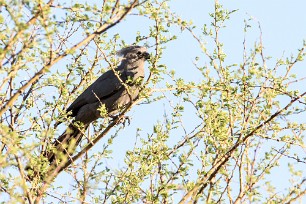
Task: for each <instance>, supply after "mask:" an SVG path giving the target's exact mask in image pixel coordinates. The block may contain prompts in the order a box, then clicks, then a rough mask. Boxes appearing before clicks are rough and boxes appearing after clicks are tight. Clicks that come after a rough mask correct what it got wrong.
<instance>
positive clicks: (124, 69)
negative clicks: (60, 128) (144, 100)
mask: <svg viewBox="0 0 306 204" xmlns="http://www.w3.org/2000/svg"><path fill="white" fill-rule="evenodd" d="M117 54H118V55H119V56H121V57H122V61H121V63H120V65H119V66H118V67H117V68H116V69H115V71H116V73H117V74H115V73H114V71H113V70H109V71H107V72H105V73H104V74H102V75H101V76H100V77H99V78H98V79H97V80H96V81H95V82H94V83H93V84H91V85H90V86H89V87H88V88H87V89H86V90H85V91H84V92H83V93H82V94H81V95H80V96H78V97H77V98H76V100H75V101H74V102H73V103H72V104H71V105H70V106H69V107H68V108H67V113H71V116H72V117H74V121H73V122H81V123H82V124H83V125H84V126H85V129H86V128H87V127H88V126H89V124H90V123H91V122H93V121H95V120H96V119H98V118H99V117H101V116H100V111H99V110H98V109H99V107H101V105H102V104H104V106H105V108H106V110H107V112H108V115H109V116H114V115H115V114H117V113H118V112H119V111H120V110H121V109H122V108H123V107H124V106H126V105H127V104H129V103H130V102H131V100H135V99H136V98H137V96H138V94H139V83H136V82H137V81H138V80H139V78H144V63H145V60H147V59H149V54H148V53H147V49H146V48H145V47H141V46H130V47H127V48H123V49H121V50H120V51H118V53H117ZM118 76H119V77H120V79H119V78H118ZM122 82H123V83H124V84H126V86H127V87H128V90H127V89H126V86H125V85H124V84H123V83H122ZM82 136H83V133H81V132H80V130H79V128H77V127H76V126H75V125H74V124H71V125H69V127H68V128H67V130H66V131H65V132H64V133H63V134H62V135H61V136H60V137H59V138H58V139H57V140H56V141H55V142H54V144H53V147H54V149H55V151H48V152H46V153H45V156H46V157H47V158H48V160H49V162H50V163H52V162H54V161H55V159H56V157H57V156H56V155H59V153H60V154H64V155H67V154H71V153H73V151H74V150H75V148H76V147H77V145H78V143H79V142H80V141H81V138H82ZM72 141H73V142H72Z"/></svg>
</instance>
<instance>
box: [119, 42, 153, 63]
mask: <svg viewBox="0 0 306 204" xmlns="http://www.w3.org/2000/svg"><path fill="white" fill-rule="evenodd" d="M117 54H118V56H122V57H123V59H125V60H127V61H130V62H136V61H139V60H140V61H145V60H148V59H150V54H149V53H148V52H147V48H146V47H142V46H138V45H134V46H129V47H126V48H123V49H121V50H120V51H118V53H117Z"/></svg>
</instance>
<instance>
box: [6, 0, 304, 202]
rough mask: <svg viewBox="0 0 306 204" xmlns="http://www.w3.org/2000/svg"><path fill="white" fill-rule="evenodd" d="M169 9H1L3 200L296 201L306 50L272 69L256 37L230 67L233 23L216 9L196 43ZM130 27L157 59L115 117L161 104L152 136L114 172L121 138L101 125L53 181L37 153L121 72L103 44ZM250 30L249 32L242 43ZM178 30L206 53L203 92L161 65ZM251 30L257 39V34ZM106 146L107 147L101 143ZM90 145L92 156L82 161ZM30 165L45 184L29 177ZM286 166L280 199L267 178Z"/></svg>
mask: <svg viewBox="0 0 306 204" xmlns="http://www.w3.org/2000/svg"><path fill="white" fill-rule="evenodd" d="M169 2H170V0H169V1H158V0H144V1H138V0H134V1H133V0H130V1H127V2H120V1H119V0H105V1H103V2H101V3H100V4H89V3H64V4H63V3H62V2H60V1H52V0H50V1H48V2H42V1H22V2H18V1H9V0H7V1H0V9H1V11H2V12H1V14H0V22H1V27H0V29H1V33H0V36H1V38H0V39H1V42H0V43H1V44H0V45H1V46H0V70H1V75H0V76H1V82H0V90H1V92H0V94H1V95H0V100H1V108H0V116H1V118H0V120H1V127H0V145H1V154H0V166H1V169H0V195H1V196H0V198H1V200H2V199H3V201H8V200H9V201H10V202H26V203H38V202H41V201H45V202H49V201H55V202H76V201H81V202H84V203H139V202H142V203H187V202H191V203H197V202H206V203H219V202H222V203H223V202H226V203H241V202H260V203H262V202H266V203H290V202H292V201H295V200H297V199H299V198H302V197H303V195H304V194H305V193H306V187H305V184H304V183H305V179H304V178H303V172H302V171H301V170H299V168H304V167H305V159H304V156H303V155H302V156H301V155H300V154H303V153H304V152H303V150H304V151H305V145H304V141H303V134H304V131H305V124H304V123H303V121H302V120H300V121H296V119H295V118H297V117H302V116H303V114H304V116H305V94H306V92H300V91H299V90H297V89H296V88H295V84H298V83H301V82H303V78H302V77H301V78H296V77H295V76H294V75H292V73H294V67H295V66H299V64H298V63H299V62H301V61H303V57H304V56H305V51H304V49H305V44H304V45H302V47H301V48H300V49H299V50H298V53H297V54H296V55H292V56H290V57H288V58H286V57H283V58H281V59H278V60H277V61H276V63H275V64H274V65H273V64H272V63H271V62H273V61H272V60H271V58H270V57H268V56H266V55H265V53H264V46H263V42H262V40H261V36H259V41H258V42H254V46H253V47H252V48H251V49H248V48H247V47H248V46H247V45H248V41H247V39H246V38H245V39H244V41H243V42H244V43H243V48H244V49H243V56H242V58H243V60H242V61H241V62H240V61H239V62H236V63H229V60H228V59H227V55H226V53H225V52H224V49H223V42H221V41H220V39H219V36H220V33H222V29H223V27H224V26H225V25H226V24H227V21H229V20H230V16H231V15H234V14H233V13H234V12H235V11H228V10H226V9H224V8H223V7H222V6H221V5H220V4H219V3H218V1H216V2H215V7H214V8H215V9H214V12H213V13H211V14H209V16H210V17H211V25H209V26H208V25H203V29H202V32H201V34H199V35H197V34H196V32H195V30H196V29H197V28H196V27H195V26H194V25H192V23H191V22H190V23H188V22H187V21H185V20H183V19H181V18H180V17H178V16H176V15H175V14H174V13H172V12H171V10H170V8H169V6H168V4H167V3H169ZM131 16H133V17H135V18H139V19H146V20H147V21H148V25H147V31H148V33H147V34H143V33H140V32H135V43H136V44H145V45H147V46H148V47H149V48H150V49H149V50H151V51H152V58H151V60H150V63H149V72H150V73H149V74H148V77H147V79H146V80H145V82H144V83H143V86H142V91H141V95H140V97H139V100H137V101H135V102H133V104H130V105H129V106H128V107H126V108H125V109H124V110H122V112H121V113H120V115H121V116H124V115H125V114H126V113H128V112H129V110H130V109H131V108H132V107H133V106H135V105H137V104H140V105H144V104H148V106H147V107H149V106H150V105H153V104H155V103H162V104H167V105H166V107H167V108H166V111H165V112H166V114H161V115H162V119H161V120H160V121H159V122H157V123H156V124H152V125H153V127H154V128H153V130H152V132H148V133H146V132H143V131H141V128H142V124H139V125H138V128H137V130H136V134H135V135H134V136H132V135H130V136H129V137H134V138H135V140H136V142H135V145H134V147H132V148H131V149H129V150H128V151H126V154H125V158H124V161H123V164H121V167H120V168H109V167H108V166H107V165H106V161H110V160H112V151H111V150H112V147H114V148H116V144H113V141H114V138H116V139H117V140H120V139H122V140H125V139H126V138H123V136H122V132H123V130H124V128H125V127H124V126H121V125H116V124H117V123H118V121H116V120H115V121H111V120H109V119H108V118H103V119H99V120H98V121H96V122H95V123H94V124H93V125H92V126H91V128H90V130H89V131H88V132H85V133H84V134H85V136H86V137H84V140H83V141H82V142H81V144H80V146H79V147H78V149H77V152H76V153H75V154H74V155H70V158H69V159H68V160H67V161H66V163H65V164H64V165H63V166H62V168H60V169H57V170H54V171H53V172H51V173H50V172H48V165H49V164H48V163H47V162H46V161H45V160H44V159H43V157H42V156H41V155H40V153H41V152H42V151H44V150H45V149H46V148H47V147H48V146H50V144H51V143H52V141H53V140H54V138H56V137H58V136H59V135H60V134H61V133H62V132H63V130H64V128H62V127H61V126H59V125H58V124H59V122H63V123H65V124H66V125H69V121H71V120H70V118H69V117H68V116H67V114H66V113H65V111H64V110H65V109H66V107H67V106H68V105H69V104H70V103H71V102H72V101H73V100H74V98H75V97H76V96H77V95H78V94H80V93H81V92H82V90H84V89H85V88H86V87H87V86H88V84H90V83H92V82H93V81H94V80H95V79H96V78H97V76H99V75H101V73H103V72H104V71H105V70H107V69H109V68H111V67H112V66H113V65H114V64H116V63H118V60H117V59H116V57H115V53H116V50H118V49H120V48H121V47H123V46H125V45H126V43H125V41H124V40H123V39H122V38H121V36H120V35H119V34H116V33H115V34H109V33H111V32H112V30H114V29H115V28H116V26H118V25H120V24H122V23H123V22H127V23H128V22H129V20H130V18H131ZM207 16H208V15H207ZM255 23H256V22H255ZM255 23H254V22H253V21H245V30H244V32H245V36H247V35H248V32H249V30H251V31H253V30H252V29H255V28H253V27H254V24H255ZM176 28H179V29H180V30H182V31H184V32H187V33H189V34H190V35H189V36H190V38H192V39H193V40H195V41H196V42H197V43H198V45H199V47H200V48H201V50H202V53H199V54H198V56H195V61H194V67H193V71H194V72H198V74H199V75H200V76H201V78H202V81H201V82H196V81H191V82H186V80H184V79H183V78H178V77H176V74H175V72H174V71H172V70H170V69H169V67H167V65H166V64H162V63H161V58H162V56H163V51H164V50H165V49H167V44H168V43H169V42H170V41H173V43H175V40H176V38H177V37H176V36H175V35H171V34H169V30H172V29H173V30H175V29H176ZM257 29H258V30H259V31H260V33H261V29H260V24H258V27H257ZM173 30H172V31H173ZM119 33H120V32H119ZM173 33H175V32H174V31H173ZM177 33H178V34H177V35H179V34H180V32H177ZM242 40H243V39H242ZM228 55H229V53H228ZM190 69H191V68H190ZM157 87H158V88H157ZM133 108H135V109H137V108H139V106H137V107H133ZM101 114H105V113H102V112H101ZM186 118H188V120H190V119H192V123H191V124H192V125H191V126H190V125H188V127H187V126H186V125H185V123H184V120H185V119H186ZM103 137H107V138H108V140H107V141H100V142H99V143H98V141H99V140H100V139H101V138H103ZM97 145H99V149H98V150H97V151H89V150H90V149H91V148H92V147H94V146H97ZM29 162H30V163H31V165H32V166H33V168H34V169H35V170H36V171H38V172H40V173H41V175H43V176H35V175H32V176H29V172H28V171H26V170H25V167H26V165H28V164H29ZM284 162H285V163H288V164H289V172H290V174H291V180H290V182H288V185H287V186H286V187H285V188H284V189H283V191H281V192H279V191H277V188H276V187H277V186H276V184H274V183H273V182H270V176H269V174H270V173H271V172H272V171H273V170H274V169H276V170H278V169H280V168H283V166H282V163H284ZM297 163H298V164H299V165H297ZM61 170H64V171H63V172H61ZM45 172H48V174H44V173H45ZM63 174H64V175H65V178H66V179H67V178H68V177H69V178H72V180H71V179H70V180H69V181H71V183H70V186H69V187H66V186H64V187H62V188H60V187H59V185H61V184H62V183H60V184H59V185H58V184H57V182H58V181H57V178H59V177H60V176H61V175H63Z"/></svg>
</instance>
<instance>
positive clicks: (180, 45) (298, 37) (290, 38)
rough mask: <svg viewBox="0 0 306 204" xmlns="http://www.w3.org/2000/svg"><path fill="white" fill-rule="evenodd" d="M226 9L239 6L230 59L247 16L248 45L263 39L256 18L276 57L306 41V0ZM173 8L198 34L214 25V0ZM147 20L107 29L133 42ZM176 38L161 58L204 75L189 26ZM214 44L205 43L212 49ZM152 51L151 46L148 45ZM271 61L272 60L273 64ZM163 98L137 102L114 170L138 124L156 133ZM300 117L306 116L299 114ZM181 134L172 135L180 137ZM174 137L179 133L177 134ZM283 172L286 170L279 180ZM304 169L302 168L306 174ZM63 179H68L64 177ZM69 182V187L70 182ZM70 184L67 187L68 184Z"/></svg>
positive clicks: (117, 144)
mask: <svg viewBox="0 0 306 204" xmlns="http://www.w3.org/2000/svg"><path fill="white" fill-rule="evenodd" d="M220 3H221V4H223V5H224V8H227V9H229V10H234V9H238V11H237V12H236V13H234V14H233V15H232V16H231V19H230V20H229V21H228V22H227V24H226V25H227V28H225V29H224V31H222V33H221V36H220V38H221V41H223V42H224V51H225V53H226V54H227V56H228V58H227V61H226V62H227V64H231V63H238V64H239V63H241V62H242V50H243V44H242V43H243V37H244V32H243V28H244V19H249V18H253V19H254V21H253V22H252V23H251V25H252V26H253V29H252V32H249V33H248V34H247V42H248V46H249V49H251V48H252V47H253V45H254V42H255V41H257V42H258V41H259V30H258V29H257V27H258V26H257V24H256V21H258V22H260V24H261V28H262V34H263V36H262V39H263V43H264V53H265V54H266V55H269V56H271V57H272V58H273V60H272V62H273V61H274V62H275V61H276V60H277V59H279V58H280V57H282V55H284V56H290V55H291V54H296V53H297V52H298V49H299V48H301V47H302V45H303V39H306V11H305V9H306V1H305V0H290V1H288V0H268V1H267V0H256V1H255V0H239V1H238V0H231V1H229V0H226V1H225V0H224V1H220ZM170 5H171V9H172V11H173V12H175V13H176V14H177V15H179V16H181V17H182V19H184V20H192V21H193V22H194V24H195V25H196V26H197V30H196V33H197V34H200V32H201V28H202V27H203V24H208V25H209V24H210V22H211V19H210V17H209V15H208V13H209V12H213V10H214V1H212V0H211V1H208V0H188V1H187V0H174V1H172V3H171V4H170ZM147 23H148V22H147V19H140V18H139V17H135V16H129V17H128V18H127V19H126V21H125V22H123V23H121V24H119V25H118V26H116V27H115V28H114V29H113V30H111V31H110V32H109V34H110V35H111V34H112V33H119V34H120V36H121V38H122V39H123V40H125V41H126V42H127V43H129V44H132V43H134V41H135V36H136V32H137V31H141V32H142V33H144V34H146V33H148V29H149V27H148V24H147ZM171 32H173V33H172V34H176V35H177V36H178V39H177V40H176V41H173V42H171V43H169V44H167V48H166V50H165V53H164V55H163V59H162V62H163V63H164V64H166V65H167V67H168V69H174V70H175V71H176V73H177V76H180V77H182V78H184V79H185V80H186V81H200V80H201V76H200V75H199V74H198V72H197V70H196V69H195V67H194V66H193V64H192V62H193V60H194V59H195V57H196V56H199V55H201V50H200V47H199V46H198V44H197V43H196V41H195V40H194V39H193V38H192V37H191V35H190V34H189V33H188V32H186V31H183V32H181V31H179V30H172V31H171ZM210 46H212V45H210V44H207V47H208V48H209V47H210ZM149 51H151V52H152V51H153V50H149ZM271 65H272V64H271ZM294 72H295V73H296V74H297V75H298V78H300V77H305V75H306V74H305V73H306V65H305V63H300V64H298V66H296V68H295V70H294ZM304 83H305V82H302V83H301V84H299V85H298V88H299V89H300V91H301V92H302V91H305V89H306V86H305V85H304ZM165 106H166V105H165V102H158V103H155V104H150V105H142V106H136V107H134V108H133V109H132V110H131V111H130V112H129V113H128V115H129V116H132V121H131V125H130V126H127V127H126V128H125V129H124V130H123V131H121V132H120V136H119V137H117V138H116V139H115V141H114V145H113V147H112V149H113V150H114V154H113V159H111V160H107V161H105V166H108V168H111V169H116V168H120V167H122V166H124V163H123V158H124V155H125V152H126V150H128V149H132V147H133V145H134V143H135V139H136V137H135V133H136V129H137V128H138V127H140V128H141V129H142V132H141V134H143V135H144V136H145V135H146V134H147V133H150V132H152V129H153V124H155V123H156V122H157V121H158V120H162V116H163V115H164V114H165V112H167V111H166V110H165V109H166V108H165ZM185 119H186V121H184V123H185V124H186V126H187V127H188V125H189V124H190V128H192V127H193V126H192V125H193V124H194V121H193V120H192V118H188V116H186V118H185ZM297 120H305V119H301V118H297ZM182 136H183V135H179V133H178V135H173V137H179V138H181V137H182ZM107 139H108V137H105V138H103V139H102V140H101V141H100V142H99V143H98V144H97V145H96V146H95V147H94V148H93V149H92V150H91V153H93V152H95V151H96V150H98V149H99V145H102V144H103V143H105V142H106V141H107ZM173 140H175V138H173ZM280 175H282V177H281V179H280ZM286 175H288V174H287V173H286V172H285V171H275V172H274V175H273V174H272V175H271V179H272V180H273V182H274V183H275V184H278V186H279V187H280V190H281V187H282V185H283V184H285V183H287V182H288V180H287V178H286ZM305 175H306V173H304V176H305ZM67 179H68V177H67V176H66V175H65V173H62V174H61V175H60V176H59V177H58V179H57V184H59V185H66V184H68V183H69V182H67ZM63 181H65V182H63ZM67 187H68V186H67ZM68 188H69V187H68Z"/></svg>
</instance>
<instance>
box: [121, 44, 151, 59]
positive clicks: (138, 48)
mask: <svg viewBox="0 0 306 204" xmlns="http://www.w3.org/2000/svg"><path fill="white" fill-rule="evenodd" d="M146 50H147V48H145V47H142V46H139V45H132V46H128V47H125V48H122V49H121V50H119V51H118V52H117V55H118V56H125V55H126V54H127V53H130V52H137V51H142V52H143V51H146Z"/></svg>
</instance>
